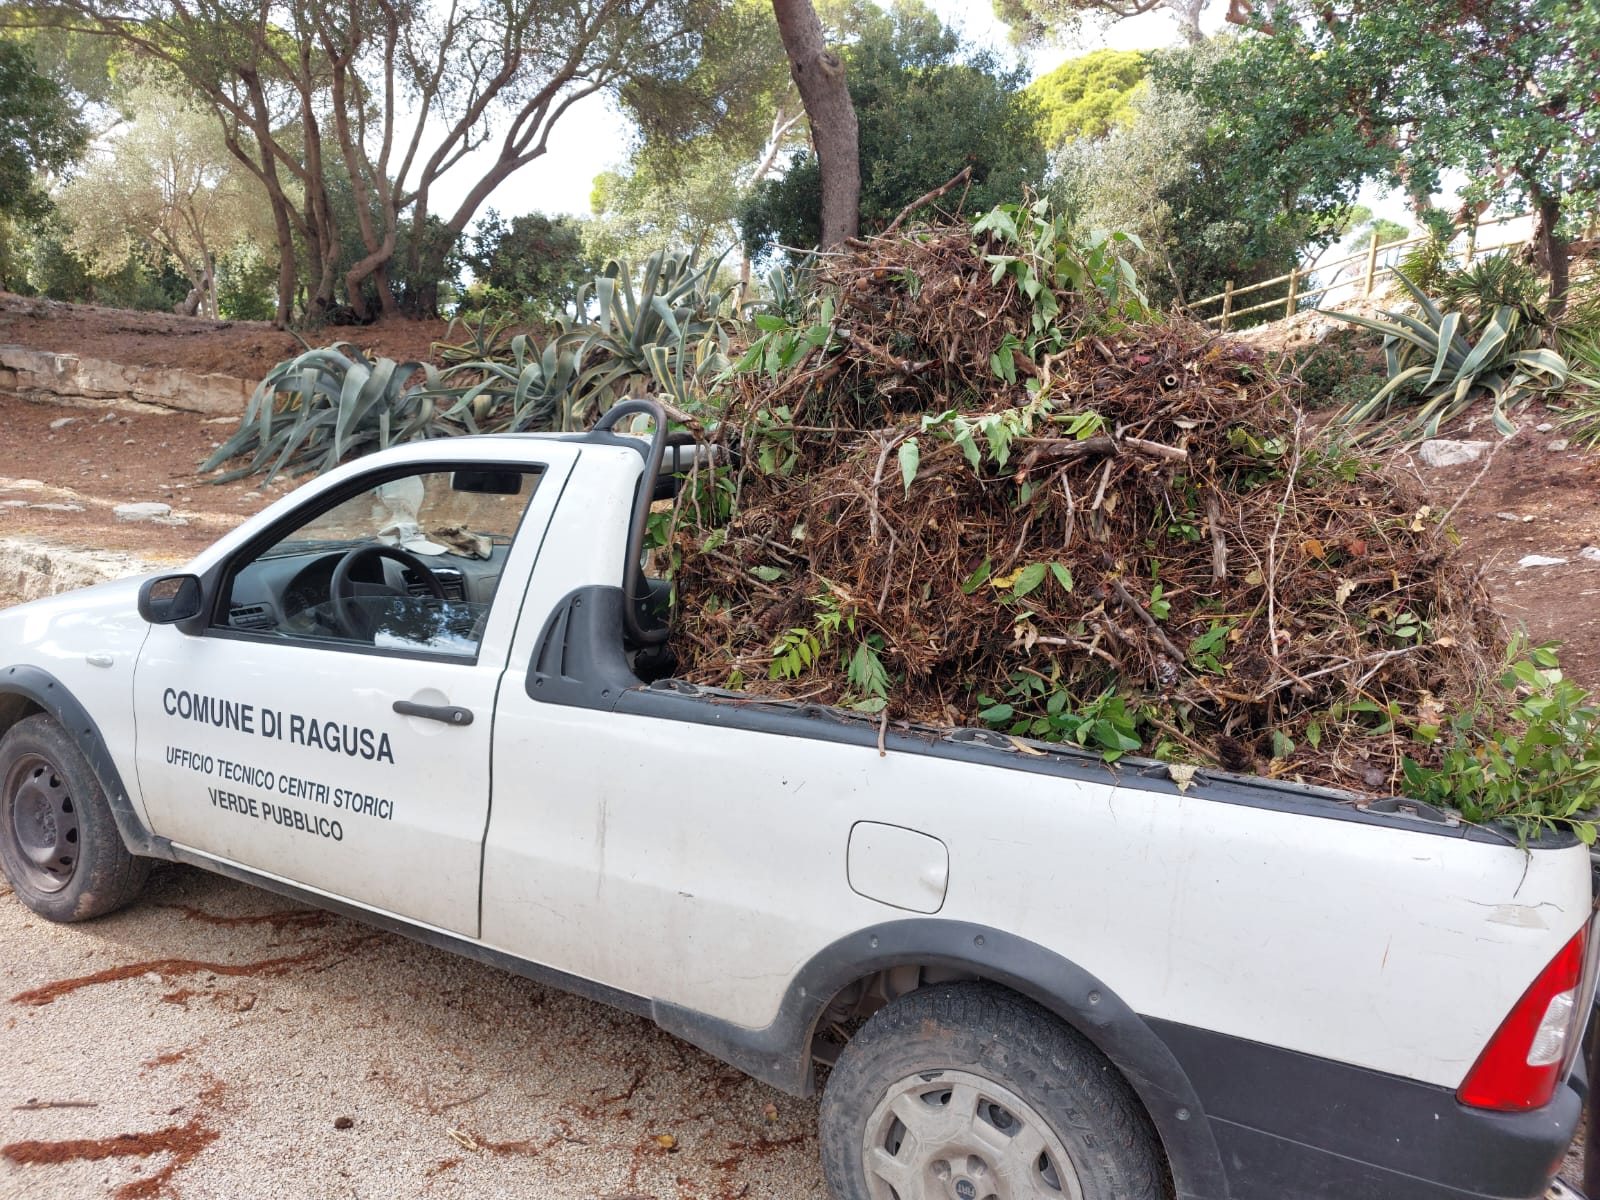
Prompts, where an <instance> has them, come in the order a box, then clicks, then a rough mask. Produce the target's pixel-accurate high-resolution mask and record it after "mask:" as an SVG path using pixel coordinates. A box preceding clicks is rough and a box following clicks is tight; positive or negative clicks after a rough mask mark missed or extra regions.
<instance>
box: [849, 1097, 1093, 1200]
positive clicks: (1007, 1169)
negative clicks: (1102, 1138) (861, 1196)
mask: <svg viewBox="0 0 1600 1200" xmlns="http://www.w3.org/2000/svg"><path fill="white" fill-rule="evenodd" d="M861 1161H862V1167H863V1169H864V1171H865V1173H866V1179H867V1194H868V1195H869V1196H870V1197H871V1198H872V1200H1083V1185H1082V1183H1081V1181H1080V1180H1079V1178H1078V1173H1077V1170H1076V1169H1075V1168H1074V1166H1073V1164H1072V1158H1071V1156H1070V1155H1069V1154H1068V1153H1067V1148H1066V1146H1064V1145H1063V1144H1062V1142H1061V1139H1060V1138H1059V1137H1057V1136H1056V1135H1055V1133H1054V1132H1053V1131H1052V1130H1051V1129H1050V1126H1049V1125H1048V1124H1047V1123H1046V1122H1045V1121H1044V1119H1043V1118H1042V1117H1041V1116H1040V1115H1039V1113H1038V1112H1037V1111H1036V1110H1035V1109H1034V1108H1033V1106H1032V1105H1030V1104H1029V1103H1028V1102H1027V1101H1026V1100H1024V1099H1022V1097H1020V1096H1018V1095H1017V1094H1016V1093H1015V1092H1013V1091H1012V1090H1011V1089H1010V1088H1006V1087H1002V1086H1001V1085H1000V1084H998V1083H995V1082H994V1081H993V1080H991V1079H985V1078H983V1077H982V1076H981V1075H973V1074H970V1073H968V1072H966V1071H924V1072H921V1073H919V1074H916V1075H908V1076H906V1077H905V1078H904V1079H901V1080H900V1081H899V1082H897V1083H894V1084H891V1085H890V1086H889V1089H888V1090H887V1091H886V1092H885V1093H884V1096H883V1099H882V1100H880V1101H879V1102H878V1105H877V1107H876V1108H874V1109H873V1110H872V1115H871V1116H870V1117H868V1118H867V1124H866V1132H865V1135H864V1137H863V1142H862V1156H861Z"/></svg>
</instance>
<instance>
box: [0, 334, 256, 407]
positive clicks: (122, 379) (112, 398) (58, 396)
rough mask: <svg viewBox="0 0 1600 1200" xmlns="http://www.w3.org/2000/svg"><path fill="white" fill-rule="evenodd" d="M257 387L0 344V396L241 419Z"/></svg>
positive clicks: (226, 377)
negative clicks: (138, 406) (136, 406)
mask: <svg viewBox="0 0 1600 1200" xmlns="http://www.w3.org/2000/svg"><path fill="white" fill-rule="evenodd" d="M251 391H252V387H251V385H250V384H249V383H247V382H245V381H244V380H242V379H235V378H233V377H232V376H230V375H202V374H198V373H196V372H194V371H184V370H178V369H175V368H171V367H128V366H123V365H121V364H120V363H113V362H106V361H105V360H103V359H98V358H83V357H80V356H79V355H76V354H57V353H55V352H54V351H50V350H30V349H28V348H27V347H25V346H6V345H0V392H14V393H16V394H17V395H19V396H22V397H23V398H24V399H27V400H44V401H49V402H52V403H56V404H92V405H97V406H98V405H107V404H129V403H132V404H149V405H154V406H156V407H158V408H171V409H179V410H181V411H183V412H196V413H205V414H206V415H207V416H217V417H236V416H238V415H239V414H240V413H242V412H243V411H244V406H245V404H246V403H247V402H248V401H249V399H250V393H251Z"/></svg>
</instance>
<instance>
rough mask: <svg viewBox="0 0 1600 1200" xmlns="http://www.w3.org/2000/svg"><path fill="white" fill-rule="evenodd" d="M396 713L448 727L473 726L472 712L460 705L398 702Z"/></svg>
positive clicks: (395, 708) (409, 701)
mask: <svg viewBox="0 0 1600 1200" xmlns="http://www.w3.org/2000/svg"><path fill="white" fill-rule="evenodd" d="M394 711H395V712H397V713H399V714H400V715H401V716H402V717H421V718H422V719H423V720H424V721H440V722H442V723H444V724H446V725H471V724H472V710H471V709H470V708H462V707H461V706H460V705H458V704H418V703H417V702H416V701H415V700H396V701H395V702H394Z"/></svg>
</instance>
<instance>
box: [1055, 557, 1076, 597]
mask: <svg viewBox="0 0 1600 1200" xmlns="http://www.w3.org/2000/svg"><path fill="white" fill-rule="evenodd" d="M1050 573H1051V574H1052V575H1054V576H1055V577H1056V582H1057V583H1059V584H1060V585H1061V590H1062V591H1063V592H1070V591H1071V590H1072V572H1071V571H1069V570H1068V569H1067V568H1066V567H1064V566H1062V565H1061V564H1060V563H1051V564H1050Z"/></svg>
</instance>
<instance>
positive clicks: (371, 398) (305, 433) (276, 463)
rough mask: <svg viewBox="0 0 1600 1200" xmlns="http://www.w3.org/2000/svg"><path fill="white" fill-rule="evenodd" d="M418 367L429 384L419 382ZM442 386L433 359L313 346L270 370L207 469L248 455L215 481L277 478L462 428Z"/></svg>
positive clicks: (346, 346)
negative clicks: (445, 406)
mask: <svg viewBox="0 0 1600 1200" xmlns="http://www.w3.org/2000/svg"><path fill="white" fill-rule="evenodd" d="M419 371H421V372H422V373H423V382H422V383H421V384H417V385H413V384H412V383H411V379H412V377H413V376H414V375H415V374H416V373H417V372H419ZM443 390H444V385H443V381H442V379H441V378H440V375H439V372H438V370H437V368H435V367H433V366H431V365H430V364H428V363H417V362H396V361H394V360H393V359H391V358H377V359H369V358H368V357H367V356H366V355H365V354H363V353H362V352H361V351H360V350H359V349H357V348H356V347H355V346H352V345H351V344H350V343H349V342H336V343H334V345H332V346H329V347H326V348H324V349H320V350H308V351H306V352H305V353H304V354H301V355H298V356H296V357H295V358H291V359H289V360H288V361H286V362H281V363H279V364H278V365H277V366H275V367H273V368H272V370H271V371H269V372H267V376H266V378H265V379H263V380H262V381H261V383H260V384H259V385H257V387H256V390H255V392H254V394H252V395H251V397H250V403H249V404H248V405H247V406H246V407H245V412H244V416H243V417H242V418H241V420H240V422H239V429H238V432H236V433H235V434H234V435H233V436H232V437H231V438H229V439H228V440H227V441H226V442H224V443H223V444H222V445H221V446H219V447H217V449H216V450H215V451H213V452H212V454H211V456H210V457H209V458H207V459H206V461H205V462H204V463H202V464H201V465H200V470H201V471H202V472H204V471H214V470H216V469H217V468H218V467H220V466H221V465H222V464H223V463H225V462H228V461H230V460H231V459H235V458H242V457H244V456H246V455H249V456H250V461H249V462H248V463H246V464H245V465H243V466H239V467H235V468H233V469H232V470H230V471H228V472H226V473H225V474H223V475H221V476H219V477H218V478H217V479H215V480H213V481H212V482H214V483H228V482H230V481H232V480H235V479H242V478H244V477H246V476H249V475H255V474H258V473H260V472H261V471H262V470H263V469H266V470H267V481H268V482H269V483H270V482H271V481H272V480H273V479H274V478H276V477H277V475H278V473H279V472H280V471H284V470H288V471H290V472H291V473H293V474H295V475H304V474H306V473H307V472H311V471H326V470H327V469H329V468H330V467H333V466H336V465H337V464H338V463H339V462H341V461H342V460H343V459H345V458H346V457H349V456H352V455H358V454H365V453H368V452H369V451H372V450H382V449H385V448H387V447H389V446H395V445H399V444H400V443H402V442H410V441H415V440H418V439H420V438H429V437H438V436H440V435H441V434H446V433H452V432H458V430H457V429H456V428H455V427H454V426H452V425H451V424H450V422H449V421H448V420H447V419H446V417H447V414H446V413H445V412H443V411H441V408H440V405H439V401H438V398H437V396H436V395H435V394H433V393H436V392H440V391H443ZM269 464H270V467H269Z"/></svg>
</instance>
